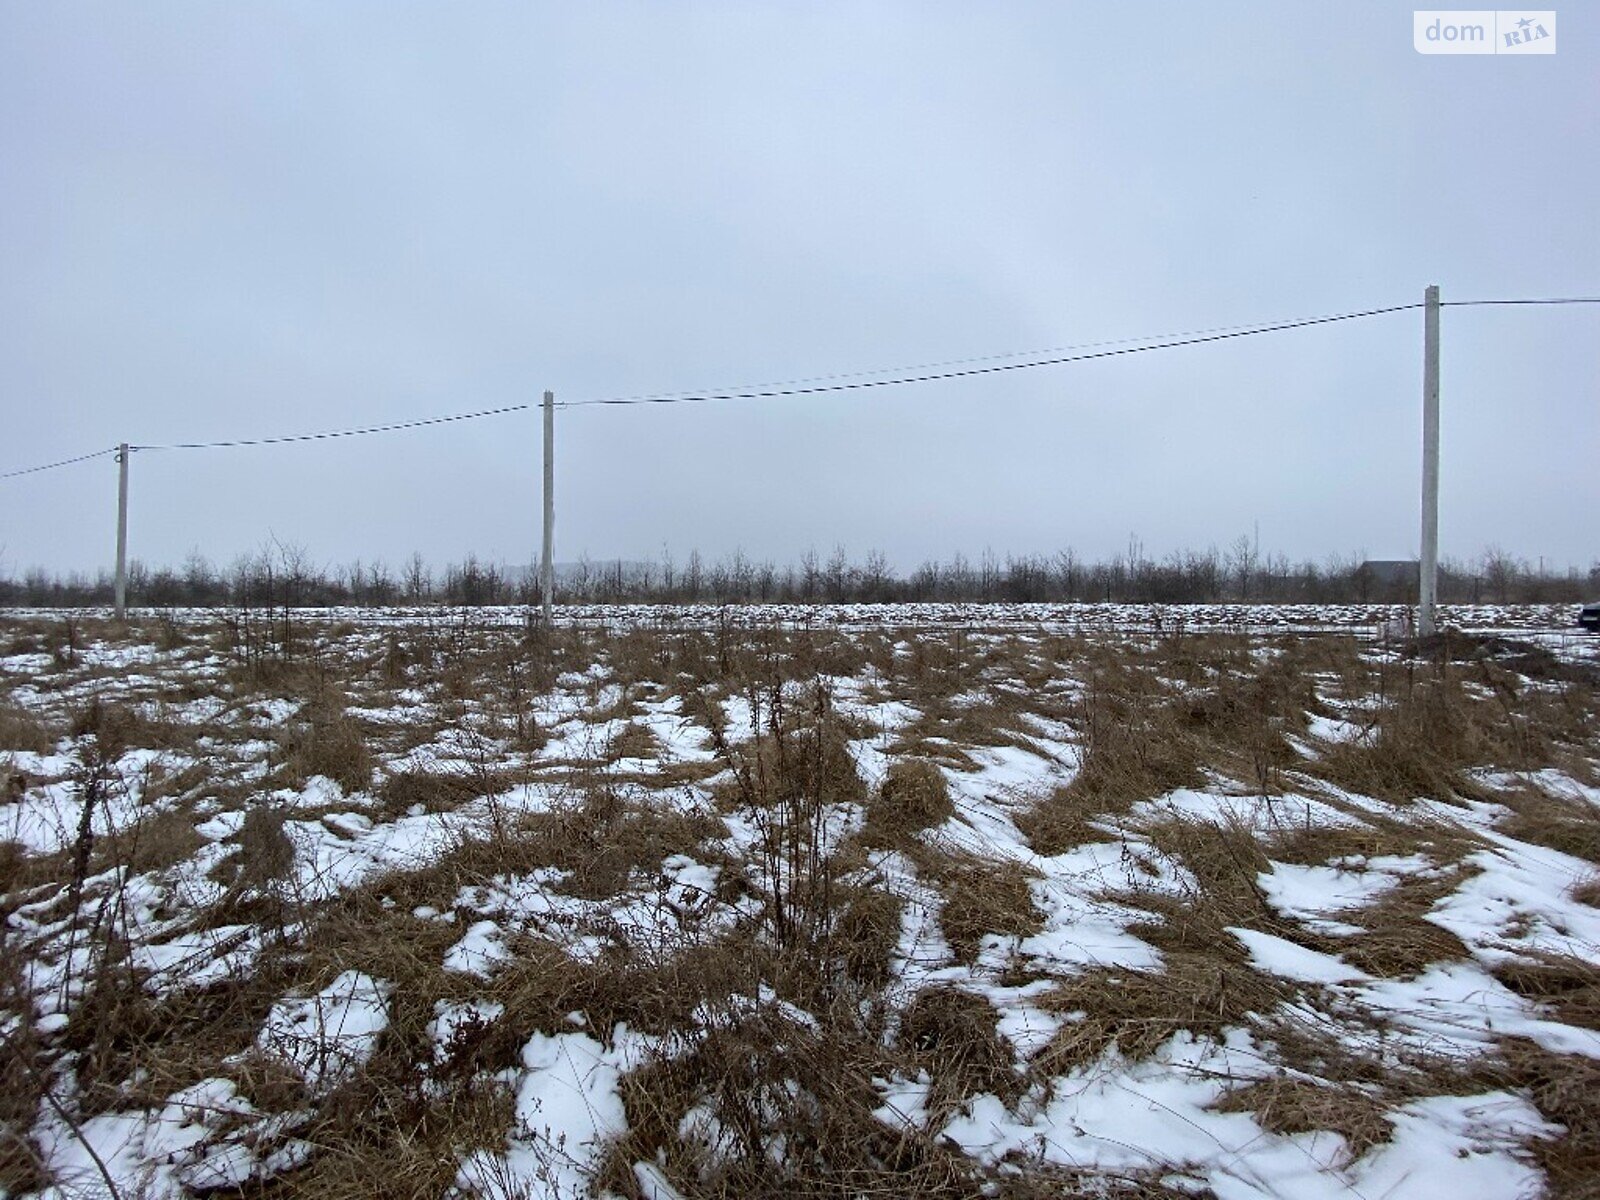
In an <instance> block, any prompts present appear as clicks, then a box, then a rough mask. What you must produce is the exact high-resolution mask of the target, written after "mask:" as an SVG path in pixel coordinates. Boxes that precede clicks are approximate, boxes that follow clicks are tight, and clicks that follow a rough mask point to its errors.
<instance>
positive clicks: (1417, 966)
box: [1336, 867, 1470, 978]
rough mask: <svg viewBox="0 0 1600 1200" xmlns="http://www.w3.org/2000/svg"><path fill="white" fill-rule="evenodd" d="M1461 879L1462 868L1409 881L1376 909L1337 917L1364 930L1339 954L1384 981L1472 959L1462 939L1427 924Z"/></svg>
mask: <svg viewBox="0 0 1600 1200" xmlns="http://www.w3.org/2000/svg"><path fill="white" fill-rule="evenodd" d="M1463 878H1464V874H1463V873H1462V870H1461V868H1459V867H1458V868H1452V869H1450V870H1446V871H1443V872H1441V873H1440V874H1438V875H1436V876H1433V877H1431V878H1424V877H1418V876H1414V875H1413V876H1407V877H1405V878H1402V879H1401V880H1400V882H1399V883H1397V884H1396V885H1395V886H1394V887H1393V888H1391V889H1389V890H1388V891H1387V892H1385V893H1384V894H1383V895H1381V896H1379V897H1378V898H1377V899H1376V900H1374V901H1373V902H1372V903H1370V904H1367V905H1365V906H1363V907H1361V908H1357V909H1351V910H1348V911H1345V912H1341V913H1338V914H1336V915H1337V917H1338V919H1339V920H1341V921H1345V922H1348V923H1349V924H1352V925H1358V926H1360V927H1361V929H1362V932H1361V933H1359V934H1357V935H1355V936H1353V937H1347V938H1340V939H1339V942H1338V946H1339V951H1340V954H1341V955H1342V957H1343V958H1344V959H1345V961H1346V962H1348V963H1350V964H1351V965H1352V966H1354V967H1359V968H1360V969H1361V970H1363V971H1365V972H1367V973H1368V974H1369V975H1381V976H1384V977H1386V978H1411V977H1412V976H1415V975H1420V974H1421V973H1422V972H1423V971H1426V970H1427V969H1428V968H1429V967H1430V966H1431V965H1433V964H1434V963H1436V962H1449V961H1453V960H1456V959H1462V958H1467V957H1469V955H1470V952H1469V951H1468V949H1467V947H1466V946H1465V945H1464V944H1463V943H1462V941H1461V939H1460V938H1458V937H1457V936H1456V935H1455V934H1453V933H1451V932H1450V931H1449V930H1447V929H1444V928H1442V927H1441V926H1438V925H1435V924H1434V923H1433V922H1432V921H1429V920H1427V919H1426V918H1427V915H1428V913H1429V912H1431V911H1432V910H1433V907H1434V905H1435V904H1437V903H1438V902H1439V901H1440V900H1441V899H1443V898H1444V897H1445V896H1447V895H1449V894H1450V893H1451V892H1453V891H1454V890H1455V889H1456V888H1458V887H1460V886H1461V881H1462V879H1463Z"/></svg>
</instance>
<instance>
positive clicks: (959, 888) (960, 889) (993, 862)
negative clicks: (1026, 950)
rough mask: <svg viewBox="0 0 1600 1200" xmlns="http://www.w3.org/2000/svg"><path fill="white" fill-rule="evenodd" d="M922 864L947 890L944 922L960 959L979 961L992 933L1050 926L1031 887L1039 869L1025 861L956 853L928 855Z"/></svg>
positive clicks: (1021, 933)
mask: <svg viewBox="0 0 1600 1200" xmlns="http://www.w3.org/2000/svg"><path fill="white" fill-rule="evenodd" d="M918 866H919V870H920V872H921V874H922V877H923V878H924V879H926V880H928V881H929V882H930V883H933V884H935V885H936V886H937V887H938V888H939V890H940V891H941V892H942V893H943V895H944V906H943V907H942V908H941V909H940V910H939V925H940V927H941V928H942V929H943V930H944V935H945V939H946V940H947V941H948V942H949V943H950V949H951V950H952V951H953V952H954V953H955V956H956V960H957V961H958V962H963V963H968V964H971V963H972V962H974V961H975V960H976V959H977V956H978V951H979V949H980V948H981V947H982V944H983V939H984V938H985V937H988V936H989V935H991V934H1000V935H1002V936H1006V937H1017V938H1025V937H1030V936H1032V935H1033V934H1035V933H1038V932H1039V931H1040V930H1041V929H1042V928H1044V914H1043V913H1041V912H1040V911H1039V908H1038V905H1036V904H1035V903H1034V899H1033V889H1032V888H1031V887H1030V886H1029V883H1030V881H1031V880H1033V879H1036V878H1038V874H1037V872H1035V871H1032V870H1030V869H1029V868H1027V867H1025V866H1023V865H1022V864H1020V863H1016V862H1011V861H1007V860H1000V859H989V858H979V857H977V856H975V855H971V854H953V855H941V856H926V857H922V858H921V859H920V860H919V864H918Z"/></svg>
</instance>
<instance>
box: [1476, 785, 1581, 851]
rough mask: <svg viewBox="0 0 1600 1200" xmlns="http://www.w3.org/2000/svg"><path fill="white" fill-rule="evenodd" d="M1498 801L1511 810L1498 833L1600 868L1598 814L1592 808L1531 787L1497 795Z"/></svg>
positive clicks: (1514, 789) (1577, 801)
mask: <svg viewBox="0 0 1600 1200" xmlns="http://www.w3.org/2000/svg"><path fill="white" fill-rule="evenodd" d="M1498 800H1499V801H1500V803H1502V804H1504V805H1506V806H1507V807H1509V808H1510V809H1511V815H1510V816H1509V817H1507V818H1506V819H1505V820H1503V821H1501V822H1500V824H1499V829H1500V832H1502V833H1504V834H1508V835H1509V836H1511V837H1514V838H1518V839H1520V840H1521V841H1524V842H1532V843H1534V844H1535V845H1538V846H1548V847H1549V848H1550V849H1552V850H1559V851H1561V852H1562V853H1563V854H1571V855H1573V856H1574V857H1576V858H1583V859H1587V860H1588V861H1590V862H1592V863H1596V864H1600V814H1597V813H1596V812H1595V809H1594V806H1593V805H1591V804H1589V803H1587V802H1585V801H1582V800H1570V799H1564V798H1558V797H1555V796H1552V795H1550V794H1549V793H1548V792H1545V791H1543V790H1542V789H1539V788H1536V787H1532V786H1523V787H1517V788H1513V789H1511V790H1509V791H1505V792H1501V793H1500V795H1499V796H1498Z"/></svg>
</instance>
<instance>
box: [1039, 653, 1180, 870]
mask: <svg viewBox="0 0 1600 1200" xmlns="http://www.w3.org/2000/svg"><path fill="white" fill-rule="evenodd" d="M1117 679H1119V680H1120V682H1121V684H1122V685H1123V688H1124V689H1125V690H1114V689H1115V687H1116V685H1115V684H1108V683H1107V682H1106V677H1104V676H1102V677H1100V678H1097V679H1095V680H1093V681H1091V683H1090V685H1089V688H1088V690H1087V692H1086V693H1085V694H1084V696H1083V698H1082V699H1081V701H1080V702H1079V703H1078V705H1077V706H1076V717H1075V720H1074V724H1075V726H1076V728H1077V730H1078V735H1079V738H1080V740H1081V761H1080V763H1079V769H1078V774H1077V775H1076V776H1075V777H1074V778H1073V780H1072V782H1071V783H1069V784H1068V785H1067V786H1066V787H1063V788H1057V789H1056V790H1055V791H1054V792H1052V793H1051V794H1050V795H1048V796H1046V797H1044V798H1043V799H1042V800H1040V801H1039V802H1038V803H1037V804H1035V805H1034V806H1033V808H1032V809H1030V810H1029V811H1028V812H1026V813H1024V814H1022V816H1021V817H1020V818H1019V819H1018V822H1017V823H1018V826H1019V827H1020V828H1021V829H1022V832H1023V833H1024V834H1026V835H1027V837H1028V840H1029V842H1030V843H1031V844H1032V845H1033V848H1034V849H1035V850H1036V851H1038V852H1039V853H1040V854H1059V853H1061V852H1063V851H1065V850H1070V849H1071V848H1072V847H1074V846H1077V845H1081V844H1083V843H1084V842H1090V841H1099V840H1103V839H1104V837H1105V834H1104V832H1101V831H1097V830H1095V829H1094V828H1093V822H1095V821H1096V820H1098V819H1101V818H1105V817H1109V816H1115V815H1119V814H1122V813H1125V812H1127V810H1128V809H1129V808H1131V807H1132V806H1133V805H1134V804H1137V803H1138V802H1139V801H1141V800H1149V799H1153V798H1155V797H1157V796H1161V795H1164V794H1165V793H1167V792H1170V791H1172V790H1173V789H1175V788H1180V787H1194V786H1198V785H1199V784H1200V783H1201V782H1202V779H1201V775H1200V759H1199V757H1198V754H1197V750H1198V747H1197V746H1196V744H1195V740H1194V739H1193V738H1192V737H1190V736H1188V735H1186V734H1185V732H1184V729H1183V727H1182V723H1181V722H1180V721H1179V719H1178V717H1177V714H1176V713H1175V712H1174V711H1173V709H1172V708H1171V707H1170V706H1169V705H1168V704H1167V703H1165V702H1164V701H1161V700H1159V699H1157V698H1155V697H1154V696H1151V695H1142V696H1141V695H1140V694H1138V691H1137V690H1136V689H1134V688H1130V687H1128V686H1127V684H1128V677H1127V676H1126V675H1125V674H1123V675H1121V676H1118V677H1117Z"/></svg>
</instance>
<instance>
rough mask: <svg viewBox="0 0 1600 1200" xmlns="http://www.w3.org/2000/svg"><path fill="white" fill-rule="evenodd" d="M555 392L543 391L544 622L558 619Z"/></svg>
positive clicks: (541, 587)
mask: <svg viewBox="0 0 1600 1200" xmlns="http://www.w3.org/2000/svg"><path fill="white" fill-rule="evenodd" d="M555 526H556V394H555V393H554V392H546V393H545V394H544V557H543V558H542V559H541V560H540V564H539V579H540V590H541V591H542V592H543V594H544V625H545V628H546V629H548V628H550V626H551V625H552V624H553V623H554V621H555V613H554V611H553V606H554V604H555V596H556V564H555V559H554V558H552V557H551V554H552V552H553V550H554V549H555Z"/></svg>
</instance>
